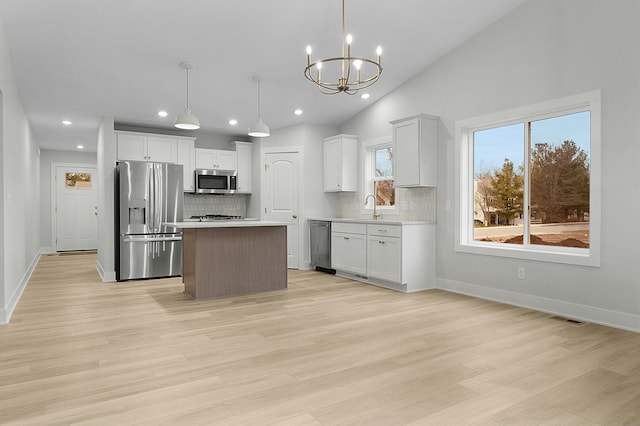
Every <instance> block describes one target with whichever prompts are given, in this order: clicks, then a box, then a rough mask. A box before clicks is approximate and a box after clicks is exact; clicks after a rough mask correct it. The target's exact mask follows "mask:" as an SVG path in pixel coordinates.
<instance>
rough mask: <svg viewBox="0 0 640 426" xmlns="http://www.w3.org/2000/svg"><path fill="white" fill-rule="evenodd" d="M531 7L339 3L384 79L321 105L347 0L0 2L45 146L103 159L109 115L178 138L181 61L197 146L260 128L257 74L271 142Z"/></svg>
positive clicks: (490, 2) (511, 3) (350, 111)
mask: <svg viewBox="0 0 640 426" xmlns="http://www.w3.org/2000/svg"><path fill="white" fill-rule="evenodd" d="M524 2H525V0H482V1H478V0H394V1H375V2H373V1H371V0H345V18H346V31H347V32H349V33H352V34H353V38H354V41H353V54H354V55H360V56H372V57H373V56H374V55H375V49H376V47H377V46H378V45H380V46H382V48H383V54H382V62H383V67H384V71H383V73H382V76H381V78H380V80H379V82H378V83H376V84H375V85H374V86H372V87H371V88H370V89H369V90H368V92H369V93H370V95H371V97H370V98H369V99H368V100H363V99H361V98H360V97H359V96H348V95H344V94H338V95H333V96H327V95H323V94H320V93H319V92H318V90H317V88H315V86H313V85H312V84H311V83H310V82H309V81H307V80H306V79H305V77H304V75H303V69H304V67H305V65H306V54H305V48H306V46H307V45H308V44H310V45H312V46H313V48H314V57H317V58H320V57H332V56H338V55H339V54H340V46H341V44H340V43H341V0H322V1H317V0H316V1H311V0H271V1H265V0H237V1H224V2H223V1H215V0H108V1H107V0H81V1H80V0H0V13H1V15H2V17H3V19H4V23H5V27H6V32H7V37H8V41H9V48H10V52H11V56H12V61H13V67H14V73H15V78H16V81H17V84H18V90H19V92H20V98H21V101H22V104H23V108H24V110H25V112H26V114H27V116H28V118H29V120H30V122H31V125H32V128H33V131H34V133H35V136H36V138H37V140H38V142H39V144H40V146H41V147H42V148H43V149H58V150H75V147H76V145H78V144H82V145H85V147H86V149H87V150H89V151H95V149H96V139H97V128H98V125H99V123H100V120H101V117H102V116H105V115H106V116H113V117H114V118H115V119H116V121H117V122H122V123H130V124H137V125H141V126H147V127H157V128H172V126H173V121H174V120H175V117H176V116H177V115H178V114H180V113H181V112H182V111H183V110H184V108H185V105H186V74H185V71H184V70H182V69H180V68H179V66H178V64H179V62H181V61H184V60H187V61H190V62H192V63H193V64H194V65H195V68H194V69H193V70H192V71H191V72H190V98H191V99H190V103H191V110H192V111H193V113H194V114H195V115H197V116H198V117H199V119H200V122H201V124H202V128H201V129H200V130H199V131H196V133H195V134H196V135H197V134H199V133H205V134H206V133H215V134H229V135H243V136H244V135H246V130H247V128H248V126H249V125H250V124H251V123H252V122H253V121H255V119H256V86H255V83H254V82H253V80H252V78H253V77H254V76H259V77H260V78H261V79H262V117H263V119H264V121H265V122H266V123H267V124H268V125H269V126H270V127H271V129H272V131H273V130H275V129H279V128H284V127H288V126H291V125H295V124H299V123H317V124H327V125H333V126H339V125H340V124H342V123H343V122H345V121H346V120H348V119H349V118H351V117H353V116H354V115H356V114H357V113H358V112H360V111H361V110H363V109H365V108H367V107H368V106H369V105H371V104H372V103H373V102H376V100H378V99H380V98H381V97H382V96H384V95H385V94H386V93H388V92H390V91H391V90H393V89H394V88H396V87H397V86H398V85H400V84H401V83H403V82H404V81H406V80H407V79H409V78H411V77H412V76H414V75H416V74H417V73H418V72H420V71H421V70H423V69H425V68H426V67H427V66H429V65H430V64H431V63H433V62H434V61H436V60H438V59H439V58H441V57H442V56H443V55H445V54H446V53H447V52H449V51H450V50H452V49H454V48H455V47H457V46H459V45H460V44H462V43H464V42H465V41H466V40H468V39H469V38H471V37H473V36H474V35H475V34H477V33H478V32H479V31H481V30H482V29H484V28H486V27H487V26H489V25H491V24H492V23H493V22H495V21H496V20H498V19H500V18H501V17H502V16H504V15H505V14H507V13H509V12H510V11H512V10H513V9H515V8H516V7H518V6H520V5H521V4H523V3H524ZM297 108H300V109H302V110H303V111H304V112H303V114H302V115H299V116H298V115H294V113H293V111H294V110H295V109H297ZM159 110H166V111H167V112H168V116H167V117H166V118H162V117H159V116H158V115H157V112H158V111H159ZM232 118H235V119H236V120H238V124H237V125H236V126H231V125H229V124H228V121H229V120H230V119H232ZM62 120H70V121H72V123H73V124H72V125H70V126H64V125H62V124H61V122H62Z"/></svg>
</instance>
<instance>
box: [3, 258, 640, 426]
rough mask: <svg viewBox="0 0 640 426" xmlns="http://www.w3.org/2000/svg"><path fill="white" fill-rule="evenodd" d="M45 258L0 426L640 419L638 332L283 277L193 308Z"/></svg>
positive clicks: (19, 312) (169, 284)
mask: <svg viewBox="0 0 640 426" xmlns="http://www.w3.org/2000/svg"><path fill="white" fill-rule="evenodd" d="M95 261H96V258H95V255H93V254H88V255H78V256H44V257H43V258H42V259H41V261H40V263H39V265H38V267H37V269H36V271H35V273H34V274H33V277H32V279H31V281H30V283H29V285H28V287H27V289H26V291H25V293H24V295H23V297H22V300H21V301H20V304H19V306H18V308H17V309H16V312H15V314H14V316H13V319H12V321H11V323H10V325H8V326H4V327H1V326H0V423H1V424H20V425H30V424H38V425H43V424H106V425H128V424H148V425H157V424H177V425H200V424H224V425H227V424H228V425H248V424H259V425H266V424H279V425H333V424H343V425H353V424H362V425H398V424H412V425H445V424H451V425H467V424H473V425H484V426H490V425H491V426H494V425H538V424H540V425H595V424H601V425H617V424H635V425H638V424H640V334H635V333H631V332H625V331H621V330H616V329H612V328H607V327H602V326H597V325H591V324H586V325H575V324H572V323H569V322H566V321H563V320H560V319H555V318H553V317H551V316H550V315H547V314H542V313H538V312H533V311H529V310H526V309H521V308H514V307H510V306H505V305H501V304H498V303H491V302H487V301H482V300H478V299H473V298H469V297H465V296H460V295H455V294H450V293H446V292H442V291H427V292H421V293H414V294H402V293H396V292H393V291H390V290H385V289H381V288H377V287H371V286H367V285H365V284H360V283H355V282H352V281H348V280H345V279H341V278H336V277H333V276H331V275H327V274H322V273H317V272H311V271H303V272H298V271H294V272H290V284H289V289H288V290H286V291H279V292H273V293H268V294H261V295H252V296H243V297H233V298H225V299H219V300H205V301H193V300H190V299H188V298H187V297H186V296H184V295H183V294H182V289H183V286H182V284H181V282H180V280H179V279H168V280H153V281H137V282H129V283H118V284H116V283H108V284H105V283H102V282H100V281H99V278H98V275H97V273H96V272H95Z"/></svg>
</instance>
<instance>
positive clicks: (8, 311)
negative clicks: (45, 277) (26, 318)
mask: <svg viewBox="0 0 640 426" xmlns="http://www.w3.org/2000/svg"><path fill="white" fill-rule="evenodd" d="M41 255H42V250H40V251H39V252H38V253H36V255H35V256H34V258H33V259H32V260H31V263H30V264H29V266H28V267H27V270H26V271H25V273H24V274H23V275H22V278H21V279H20V283H19V284H18V287H17V288H16V291H14V292H13V294H12V295H10V296H9V300H8V301H7V306H6V307H5V308H2V309H0V325H7V324H9V321H11V316H12V315H13V312H14V311H15V309H16V306H18V302H19V301H20V297H22V293H24V289H25V288H27V283H28V282H29V279H31V275H32V274H33V271H34V270H35V269H36V266H37V265H38V262H39V261H40V256H41Z"/></svg>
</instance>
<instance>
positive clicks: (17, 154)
mask: <svg viewBox="0 0 640 426" xmlns="http://www.w3.org/2000/svg"><path fill="white" fill-rule="evenodd" d="M0 18H1V17H0ZM0 92H1V93H2V108H1V109H2V121H1V124H2V140H1V143H2V146H1V150H0V151H1V152H2V154H1V162H0V169H1V170H0V175H1V186H0V191H2V222H1V223H0V228H1V229H2V231H1V233H2V248H1V249H0V271H1V272H2V275H1V276H0V279H1V280H2V281H1V282H0V324H4V323H7V322H8V321H9V319H10V317H11V314H12V313H13V310H14V308H15V306H16V304H17V302H18V299H19V297H20V295H21V294H22V291H23V290H24V288H25V286H26V283H27V281H28V278H29V276H30V273H31V271H32V269H33V267H34V266H35V263H36V262H37V260H38V258H39V255H38V247H39V244H38V242H39V236H40V232H39V224H40V207H39V199H40V190H39V184H40V182H39V180H40V157H39V152H38V151H39V149H38V145H37V143H36V141H35V139H34V137H33V135H32V133H31V128H30V125H29V122H28V121H27V118H26V116H25V114H24V111H23V109H22V105H21V103H20V97H19V94H18V90H17V87H16V82H15V77H14V74H13V67H12V64H11V57H10V54H9V48H8V45H7V39H6V32H5V28H4V21H3V20H2V19H0Z"/></svg>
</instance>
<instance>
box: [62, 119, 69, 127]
mask: <svg viewBox="0 0 640 426" xmlns="http://www.w3.org/2000/svg"><path fill="white" fill-rule="evenodd" d="M62 124H64V125H65V126H71V122H70V121H69V120H62Z"/></svg>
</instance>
